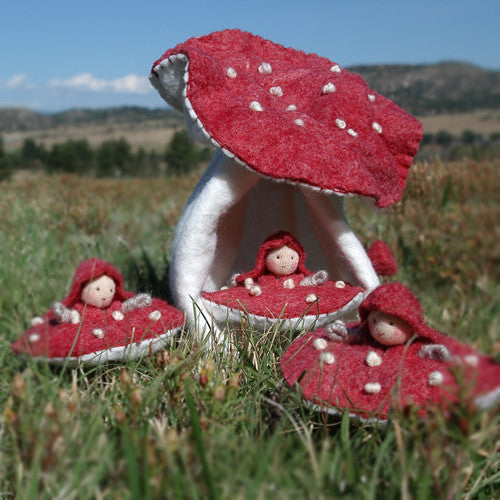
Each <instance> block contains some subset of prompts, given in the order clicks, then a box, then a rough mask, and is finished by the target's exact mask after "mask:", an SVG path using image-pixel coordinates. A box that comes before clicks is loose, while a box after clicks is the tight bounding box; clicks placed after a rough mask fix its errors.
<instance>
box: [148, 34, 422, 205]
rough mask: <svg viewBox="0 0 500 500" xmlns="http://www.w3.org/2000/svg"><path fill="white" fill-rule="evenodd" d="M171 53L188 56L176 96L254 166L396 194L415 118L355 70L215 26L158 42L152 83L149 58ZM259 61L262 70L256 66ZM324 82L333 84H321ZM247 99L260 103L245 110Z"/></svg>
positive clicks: (350, 189)
mask: <svg viewBox="0 0 500 500" xmlns="http://www.w3.org/2000/svg"><path fill="white" fill-rule="evenodd" d="M177 54H184V55H186V56H187V57H188V59H189V67H188V72H189V78H188V81H187V88H186V97H187V99H188V101H189V106H192V108H193V110H194V112H195V114H196V116H197V118H198V119H199V120H200V122H201V125H202V127H203V128H204V129H205V130H206V132H207V133H208V134H209V136H210V137H211V138H212V139H213V140H214V141H215V142H216V143H217V144H219V145H221V146H222V147H223V148H225V149H226V150H228V151H229V152H230V153H232V154H234V155H236V157H237V158H239V159H240V160H242V161H243V162H244V163H245V164H247V165H248V166H249V167H250V168H252V169H253V170H255V171H256V172H258V173H259V174H262V175H264V176H267V177H270V178H273V179H285V180H287V181H291V182H299V183H303V184H306V185H309V186H315V187H318V188H322V189H327V190H333V191H335V192H338V193H353V194H359V195H366V196H370V197H372V198H374V199H375V201H376V204H377V205H378V206H379V207H385V206H388V205H391V204H393V203H395V202H397V201H398V200H400V199H401V196H402V192H403V189H404V187H405V183H406V177H407V174H408V169H409V167H410V165H411V163H412V160H413V157H414V156H415V154H416V153H417V150H418V145H419V142H420V140H421V138H422V126H421V124H420V123H419V122H418V120H416V119H415V118H414V117H412V116H410V115H408V114H407V113H406V112H405V111H403V110H402V109H401V108H400V107H398V106H397V105H395V104H394V103H393V102H392V101H390V100H388V99H386V98H385V97H383V96H381V95H379V94H377V93H376V92H375V91H373V90H372V89H370V88H369V87H368V85H367V84H366V82H365V81H364V80H363V79H362V78H361V77H360V76H358V75H355V74H353V73H350V72H349V71H347V70H345V69H341V71H340V72H339V71H335V70H332V68H334V67H335V66H336V65H335V63H333V62H332V61H330V60H328V59H326V58H323V57H319V56H317V55H316V54H305V53H304V52H301V51H298V50H295V49H292V48H285V47H283V46H282V45H279V44H276V43H273V42H271V41H269V40H265V39H263V38H261V37H258V36H255V35H252V34H250V33H246V32H242V31H240V30H224V31H220V32H216V33H212V34H210V35H207V36H203V37H200V38H191V39H189V40H187V41H186V42H184V43H181V44H179V45H177V46H176V47H175V48H173V49H170V50H168V51H167V52H166V53H165V54H164V55H163V56H162V57H161V58H160V59H159V60H157V61H156V62H155V63H154V65H153V69H152V79H153V82H155V78H156V77H157V76H158V75H159V74H160V73H161V71H162V68H161V67H159V66H158V65H160V64H161V63H163V64H165V65H167V64H170V62H169V61H168V58H169V56H172V55H177ZM262 63H268V64H269V65H270V68H271V71H270V72H260V71H259V67H261V65H262ZM230 68H232V69H233V70H234V71H235V72H236V76H235V77H233V78H231V77H229V76H228V70H229V69H230ZM179 78H182V75H179ZM327 84H333V85H334V86H335V91H334V92H330V93H328V92H324V91H323V88H324V87H325V85H327ZM155 85H157V86H161V83H160V81H159V80H156V82H155ZM273 87H274V88H276V87H280V89H281V92H282V95H276V94H275V93H272V92H271V89H272V88H273ZM253 101H256V102H258V103H259V104H260V106H261V108H262V111H255V110H253V109H251V107H250V104H251V103H252V102H253ZM179 102H182V101H178V100H173V99H172V102H170V104H172V105H173V106H176V105H178V103H179ZM290 105H293V106H296V110H293V111H290V110H287V108H288V107H289V106H290ZM296 120H302V123H303V126H301V125H298V124H297V123H296ZM339 120H340V121H339ZM377 124H378V125H377ZM379 126H380V127H379ZM374 127H375V128H374ZM376 128H378V129H379V131H377V130H375V129H376ZM379 132H380V133H379Z"/></svg>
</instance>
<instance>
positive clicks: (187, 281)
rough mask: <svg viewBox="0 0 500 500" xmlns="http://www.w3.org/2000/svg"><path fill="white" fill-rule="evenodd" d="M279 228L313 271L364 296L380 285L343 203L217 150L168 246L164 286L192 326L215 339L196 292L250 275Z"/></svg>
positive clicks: (209, 316) (204, 302)
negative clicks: (357, 289) (296, 245)
mask: <svg viewBox="0 0 500 500" xmlns="http://www.w3.org/2000/svg"><path fill="white" fill-rule="evenodd" d="M280 229H285V230H287V231H290V232H293V233H294V234H295V235H296V236H297V238H298V239H299V240H300V241H302V242H304V247H305V250H306V252H307V256H308V263H309V267H311V268H312V269H328V272H329V274H330V276H335V277H336V279H341V280H343V281H345V282H347V283H350V284H352V285H353V286H360V287H362V288H363V289H364V290H365V293H366V292H367V291H369V290H372V289H374V288H376V287H377V286H378V284H379V280H378V277H377V275H376V273H375V271H374V270H373V268H372V265H371V262H370V259H369V258H368V256H367V254H366V251H365V249H364V248H363V246H362V244H361V242H360V241H359V240H358V238H357V237H356V235H355V234H354V233H353V232H352V230H351V228H350V227H349V224H348V223H347V221H346V220H345V217H344V214H343V208H342V200H341V199H339V198H337V197H333V196H328V195H326V194H323V193H316V192H313V191H311V190H306V191H301V190H299V189H297V188H296V187H294V186H287V185H285V184H277V183H276V182H273V181H269V180H267V179H264V178H262V177H260V176H259V175H258V174H255V173H252V172H251V171H249V170H247V169H244V168H242V167H241V166H240V165H238V164H236V163H235V162H234V160H231V159H230V158H228V157H227V156H225V155H223V154H222V153H221V152H220V151H218V152H217V153H216V155H215V158H214V160H213V162H212V163H211V165H210V166H209V167H208V169H207V171H206V172H205V173H204V175H203V176H202V178H201V180H200V182H199V184H198V185H197V187H196V189H195V191H194V192H193V194H192V195H191V197H190V199H189V201H188V203H187V206H186V208H185V210H184V213H183V215H182V217H181V219H180V221H179V223H178V225H177V228H176V234H175V238H174V242H173V245H172V259H171V264H170V286H171V290H172V293H173V296H174V300H175V304H176V306H177V307H178V308H179V309H181V310H182V311H183V312H184V313H185V314H186V320H187V322H188V324H189V325H190V326H192V327H194V328H195V330H196V331H199V332H203V331H204V329H205V328H207V327H209V328H213V329H214V330H215V332H216V333H217V332H218V327H217V324H213V322H212V321H211V317H212V314H211V312H210V311H208V310H207V309H206V307H205V306H206V301H205V300H202V292H209V293H210V292H216V291H218V290H220V288H221V287H222V286H224V285H226V284H227V282H228V281H229V279H230V277H231V275H233V274H235V273H238V274H240V273H241V272H242V271H245V270H247V269H252V267H253V266H254V264H255V256H256V255H257V253H258V251H259V248H260V245H261V242H262V241H263V240H264V239H265V238H266V237H268V236H269V235H270V234H272V233H274V232H277V231H278V230H280ZM356 305H357V304H356ZM349 318H350V319H351V320H352V319H353V318H352V315H349Z"/></svg>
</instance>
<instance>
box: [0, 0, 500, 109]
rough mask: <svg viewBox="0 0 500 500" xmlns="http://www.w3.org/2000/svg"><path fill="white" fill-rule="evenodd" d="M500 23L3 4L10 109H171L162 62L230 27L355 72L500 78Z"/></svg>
mask: <svg viewBox="0 0 500 500" xmlns="http://www.w3.org/2000/svg"><path fill="white" fill-rule="evenodd" d="M499 22H500V1H499V0H484V1H483V0H477V1H473V0H469V1H465V0H455V1H453V0H447V1H445V0H434V1H428V0H419V1H416V2H413V1H412V2H410V1H407V0H387V1H384V0H379V1H378V2H375V1H373V0H372V1H365V0H289V1H286V2H282V1H279V0H274V1H273V0H252V1H243V0H240V1H238V0H231V1H226V0H222V1H216V0H212V1H208V0H178V1H176V2H173V1H171V0H121V1H116V0H100V1H96V0H86V1H79V0H76V1H75V0H16V1H14V0H0V107H13V106H24V107H28V108H32V109H36V110H40V111H57V110H63V109H68V108H75V107H84V108H86V107H108V106H118V105H140V106H148V107H163V106H165V104H164V102H163V101H162V100H161V98H160V97H159V96H158V95H157V94H156V92H155V91H153V89H152V88H151V87H150V85H149V83H148V81H147V75H148V74H149V71H150V68H151V64H152V63H153V61H154V60H156V59H157V58H159V57H160V56H161V54H162V53H163V52H164V51H165V50H167V49H169V48H171V47H173V46H175V45H176V44H177V43H179V42H182V41H184V40H186V39H188V38H190V37H192V36H200V35H205V34H208V33H210V32H212V31H217V30H220V29H224V28H241V29H244V30H246V31H250V32H252V33H254V34H256V35H260V36H263V37H265V38H269V39H271V40H273V41H275V42H279V43H281V44H283V45H285V46H291V47H294V48H297V49H301V50H304V51H306V52H315V53H317V54H319V55H321V56H325V57H328V58H329V59H331V60H334V61H336V62H338V63H340V64H341V65H343V66H349V65H353V64H377V63H410V64H418V63H434V62H438V61H442V60H459V61H467V62H471V63H474V64H477V65H479V66H482V67H485V68H490V69H500V55H499V52H500V50H499V49H500V35H499V33H500V30H499V28H498V24H499Z"/></svg>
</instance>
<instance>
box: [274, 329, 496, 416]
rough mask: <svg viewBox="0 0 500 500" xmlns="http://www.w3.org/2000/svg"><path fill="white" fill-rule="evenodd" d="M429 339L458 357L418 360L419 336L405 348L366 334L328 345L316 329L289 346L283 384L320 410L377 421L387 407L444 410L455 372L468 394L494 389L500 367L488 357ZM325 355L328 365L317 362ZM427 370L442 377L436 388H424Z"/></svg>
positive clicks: (453, 391) (455, 388) (455, 390)
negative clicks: (371, 361) (374, 386)
mask: <svg viewBox="0 0 500 500" xmlns="http://www.w3.org/2000/svg"><path fill="white" fill-rule="evenodd" d="M435 338H436V340H439V343H441V344H444V345H445V346H447V347H448V349H449V350H450V352H451V353H452V354H453V355H455V356H458V357H457V358H454V359H453V360H452V361H451V362H442V361H435V360H431V359H423V358H422V357H420V356H418V355H417V353H418V352H419V350H420V348H421V347H422V346H423V345H425V344H427V343H428V341H427V340H426V339H424V338H421V337H419V338H417V340H415V341H414V342H412V343H411V344H410V345H409V346H407V345H400V346H393V347H383V346H381V345H379V344H377V343H376V342H375V341H371V340H369V338H368V336H364V337H362V340H361V341H360V342H359V343H357V344H348V343H342V342H334V341H331V340H330V339H329V337H328V334H327V333H326V331H325V330H321V329H320V330H317V331H315V332H311V333H308V334H306V335H304V336H303V337H300V338H298V339H297V340H295V341H294V342H293V343H292V345H291V346H290V347H289V349H288V350H287V351H286V353H285V355H284V356H283V359H282V360H281V369H282V373H283V376H284V378H285V380H286V381H287V383H288V384H289V385H291V386H292V385H294V384H295V383H296V382H298V383H299V385H300V388H301V391H302V394H303V396H304V398H305V399H307V400H309V401H311V402H313V403H316V404H319V405H321V406H324V407H331V408H334V409H337V410H340V411H345V410H348V411H351V412H353V413H356V414H357V415H359V416H360V417H362V418H378V419H380V420H384V419H386V418H387V416H388V413H389V411H390V409H391V408H399V409H401V408H403V407H405V406H416V407H417V408H419V413H421V414H424V413H425V409H426V407H427V406H428V405H429V404H432V403H435V404H443V405H445V406H446V405H448V404H449V403H451V402H453V401H456V400H457V399H458V398H459V397H460V394H461V392H460V390H459V384H458V383H457V379H456V378H455V373H457V374H458V376H459V377H460V380H461V381H462V382H465V385H467V384H468V385H469V386H470V387H469V389H470V391H471V395H473V396H479V395H481V394H485V393H488V392H491V391H493V390H494V389H496V388H498V387H499V386H500V365H498V364H496V363H495V362H494V360H493V359H492V358H489V357H487V356H485V355H482V354H480V353H478V352H476V351H475V350H474V349H472V348H470V347H469V346H467V345H464V344H460V343H458V342H456V341H452V340H451V339H449V338H447V337H446V336H444V335H440V334H438V333H437V332H436V336H435ZM316 339H322V340H323V341H324V342H326V344H327V347H326V348H325V349H324V350H319V349H318V348H316V347H315V346H314V341H315V340H316ZM370 351H374V352H376V353H377V354H378V355H379V356H380V357H381V359H382V363H381V364H380V365H378V366H368V365H367V363H366V357H367V354H368V352H370ZM327 352H328V353H331V354H333V355H334V357H335V360H334V362H333V363H332V364H327V363H325V362H324V361H323V362H322V361H321V359H320V355H321V353H327ZM467 355H475V356H477V360H478V361H477V365H475V366H471V365H470V364H468V363H467V362H466V361H465V360H466V358H465V356H467ZM433 372H440V373H441V374H442V375H443V382H442V384H440V385H437V386H432V385H430V384H429V375H430V374H431V373H433ZM369 383H379V384H380V385H381V390H380V392H378V393H376V394H370V393H368V392H367V391H366V390H365V385H366V384H369Z"/></svg>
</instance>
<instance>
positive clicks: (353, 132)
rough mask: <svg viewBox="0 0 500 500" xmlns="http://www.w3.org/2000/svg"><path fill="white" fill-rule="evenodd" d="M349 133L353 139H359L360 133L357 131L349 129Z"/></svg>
mask: <svg viewBox="0 0 500 500" xmlns="http://www.w3.org/2000/svg"><path fill="white" fill-rule="evenodd" d="M347 133H348V134H349V135H352V136H353V137H358V133H357V132H356V131H355V130H353V129H352V128H349V129H347Z"/></svg>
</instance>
